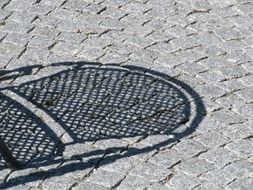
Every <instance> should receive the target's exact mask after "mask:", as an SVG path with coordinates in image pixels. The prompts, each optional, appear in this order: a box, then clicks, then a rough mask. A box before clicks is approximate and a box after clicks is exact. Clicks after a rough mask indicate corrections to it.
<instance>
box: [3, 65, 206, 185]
mask: <svg viewBox="0 0 253 190" xmlns="http://www.w3.org/2000/svg"><path fill="white" fill-rule="evenodd" d="M58 65H75V67H72V68H71V69H67V70H64V71H61V72H59V73H56V74H53V75H51V76H47V77H44V78H41V79H38V80H35V81H31V82H28V83H24V84H21V85H18V86H14V87H10V88H9V89H8V90H11V91H13V92H15V93H16V94H18V95H20V96H22V97H23V98H25V99H27V100H28V101H29V102H31V103H33V104H34V105H36V106H37V107H38V108H39V109H42V110H43V111H44V112H46V113H47V114H48V115H50V116H51V117H52V118H54V120H55V121H57V122H58V123H59V124H60V126H61V127H62V128H63V129H64V130H65V131H66V132H67V133H68V134H69V135H70V136H71V137H72V139H73V141H72V142H70V143H69V144H73V143H81V142H88V141H98V140H102V139H109V138H117V139H119V138H125V137H140V138H146V137H147V136H149V135H156V134H161V133H162V134H168V135H173V138H168V140H165V141H163V142H159V143H157V144H156V145H154V146H152V147H145V148H141V149H137V148H131V147H129V148H128V149H127V152H126V153H125V154H116V155H113V156H111V157H110V159H109V160H108V159H107V160H108V161H107V163H110V162H113V161H115V160H117V159H120V158H123V157H129V156H132V155H136V154H142V153H145V152H149V151H152V150H154V149H157V148H161V147H163V146H165V145H167V144H169V143H171V142H173V141H176V140H178V139H180V138H183V137H186V136H187V135H190V134H191V133H192V132H194V130H195V129H196V128H197V126H198V124H199V123H200V122H201V120H202V119H203V117H204V114H205V106H204V104H203V102H202V101H201V98H200V96H199V95H198V94H197V93H196V92H194V90H193V89H191V88H190V87H189V86H188V85H187V84H185V83H183V82H181V81H178V80H176V79H175V78H171V77H169V76H167V75H165V74H162V73H159V72H156V71H151V70H147V69H145V68H140V67H135V66H125V67H122V66H118V65H102V64H99V63H85V62H80V63H71V62H68V63H57V64H53V65H51V66H53V67H57V66H58ZM5 99H6V100H5ZM0 100H1V99H0ZM4 101H5V102H8V101H9V102H11V104H10V103H9V104H8V105H12V104H13V105H12V107H10V106H9V107H10V108H9V109H10V110H14V112H15V111H16V112H21V116H15V115H17V114H16V113H15V114H14V116H13V117H11V118H10V119H7V120H8V122H6V121H7V120H6V119H5V118H6V117H8V116H4V117H3V119H1V118H0V122H1V121H2V123H4V126H5V127H4V128H6V130H8V129H13V130H12V133H13V135H11V136H10V137H8V138H9V139H10V142H11V141H15V140H11V139H12V138H13V137H15V135H16V134H19V133H18V132H19V131H20V130H19V129H18V126H17V124H20V129H21V128H22V127H23V129H22V130H21V131H24V133H25V134H28V135H27V136H23V139H25V140H24V142H21V144H22V143H23V144H22V145H20V146H19V147H18V148H17V147H16V145H15V142H13V143H12V144H13V147H14V148H13V149H14V150H16V155H17V156H18V155H19V154H21V153H22V155H23V157H22V158H23V159H26V160H28V161H29V160H30V164H28V166H27V167H29V166H36V167H39V166H43V165H50V164H53V163H59V162H61V161H62V160H61V159H50V160H49V159H48V155H51V157H54V153H55V152H58V153H59V151H56V149H57V146H64V145H62V143H61V142H60V140H59V139H57V137H56V136H55V134H54V133H53V132H52V131H50V128H49V127H48V126H46V125H45V124H43V122H42V121H41V120H40V119H38V118H37V117H36V116H34V115H33V113H30V112H29V111H28V110H26V109H25V108H22V107H21V106H20V105H19V104H18V102H15V101H13V100H10V99H8V98H7V97H4V98H3V100H2V102H4ZM2 102H0V104H3V105H4V103H2ZM13 102H14V103H13ZM0 106H1V105H0ZM2 107H3V108H2ZM2 107H0V109H5V108H4V106H2ZM7 107H8V106H7ZM193 109H194V110H193ZM28 115H29V116H28ZM0 116H1V115H0ZM36 126H40V127H39V128H36ZM4 128H3V129H4ZM16 129H17V130H16ZM35 130H37V131H35ZM30 131H31V132H32V133H34V134H36V135H37V136H36V135H35V136H32V135H30V136H29V134H30V133H31V132H30ZM2 133H4V134H9V132H8V131H6V132H5V131H2ZM10 134H11V133H10ZM14 139H15V138H14ZM30 139H31V140H30ZM32 141H36V142H37V144H36V148H37V149H39V147H41V148H40V150H41V151H40V153H39V154H38V153H37V154H32V153H29V151H28V149H29V150H32V149H31V147H29V146H30V144H28V145H27V143H28V142H30V143H31V142H32ZM19 143H20V142H19ZM32 144H34V143H32ZM111 148H112V149H114V151H117V150H121V149H124V148H125V147H121V148H120V147H119V148H114V147H111ZM62 151H63V149H62ZM102 153H103V150H101V151H93V152H90V153H85V154H82V153H81V154H80V155H76V156H73V157H72V158H73V159H75V158H77V157H78V158H80V157H89V156H91V155H99V154H102ZM34 158H36V159H37V160H36V159H34ZM45 159H48V161H47V162H45ZM91 160H92V158H91ZM39 161H40V162H41V163H39ZM104 164H106V163H104ZM87 167H91V166H90V165H89V164H87V163H75V164H74V163H73V164H72V165H68V166H62V167H59V168H57V172H55V175H63V174H65V173H68V172H71V171H75V170H81V169H84V168H87ZM38 176H39V175H38ZM22 177H23V178H22V181H23V183H25V182H29V181H31V180H32V179H31V178H25V180H24V176H22ZM17 181H18V180H12V181H10V182H9V183H8V184H5V185H7V186H9V187H10V186H15V185H17V184H18V182H17ZM20 183H21V182H20Z"/></svg>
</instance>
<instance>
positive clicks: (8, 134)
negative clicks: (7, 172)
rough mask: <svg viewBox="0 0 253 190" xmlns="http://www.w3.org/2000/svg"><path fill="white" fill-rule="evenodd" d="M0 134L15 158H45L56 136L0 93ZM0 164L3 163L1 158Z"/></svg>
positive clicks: (37, 159) (52, 147) (48, 154)
mask: <svg viewBox="0 0 253 190" xmlns="http://www.w3.org/2000/svg"><path fill="white" fill-rule="evenodd" d="M0 126H1V127H0V135H1V138H2V139H3V140H4V141H5V143H6V144H7V146H8V147H9V148H10V150H11V151H12V153H13V155H14V156H15V157H16V158H17V160H19V161H22V162H28V161H30V160H31V159H33V161H34V162H36V161H39V160H41V159H46V158H47V157H48V156H50V155H51V153H52V152H53V151H54V150H55V148H56V144H57V141H58V140H57V138H55V136H53V133H52V131H51V130H50V129H49V128H48V127H47V126H46V125H45V124H44V123H43V122H42V121H41V120H40V119H39V118H37V117H36V116H35V115H34V114H33V113H31V112H30V111H29V110H27V109H26V108H24V107H23V106H22V105H21V104H19V103H18V102H16V101H14V100H12V99H10V98H8V97H6V96H5V95H3V94H2V93H0ZM0 165H1V166H3V165H4V161H3V160H2V159H1V161H0Z"/></svg>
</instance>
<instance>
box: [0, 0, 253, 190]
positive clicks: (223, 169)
mask: <svg viewBox="0 0 253 190" xmlns="http://www.w3.org/2000/svg"><path fill="white" fill-rule="evenodd" d="M0 8H1V9H0V60H1V61H0V68H1V69H7V70H13V69H16V68H19V67H24V66H32V65H39V67H37V68H34V69H33V70H32V74H31V75H26V76H23V77H16V78H14V79H10V80H7V81H5V83H1V86H6V85H10V86H11V85H15V84H21V83H24V82H27V81H31V80H35V79H38V78H41V77H43V76H47V75H50V74H53V73H55V72H58V71H60V70H61V69H64V66H59V68H57V69H56V68H55V67H53V68H52V67H51V66H50V64H52V63H57V62H64V61H90V62H101V63H103V64H106V63H115V64H119V65H136V66H141V67H146V68H149V69H153V70H157V71H160V72H163V73H166V74H168V75H170V76H172V77H175V78H176V79H178V80H181V81H184V82H185V83H187V84H189V85H190V86H191V87H192V88H193V89H194V90H195V91H196V92H198V94H200V95H201V97H202V101H203V102H204V104H205V106H206V115H205V118H204V120H203V121H202V122H201V123H200V125H199V126H198V128H197V129H196V131H195V132H194V133H192V134H191V135H190V136H187V137H185V138H182V139H179V140H178V141H177V142H175V143H172V144H171V145H170V146H166V147H164V148H162V149H157V150H154V151H152V152H149V153H147V154H142V155H135V156H131V157H125V158H123V159H117V160H115V161H114V162H110V154H109V153H107V152H103V153H101V155H100V157H99V158H97V162H96V163H95V164H93V165H92V166H91V167H89V168H83V169H77V170H74V171H73V172H70V173H65V174H64V175H53V176H52V177H51V175H52V174H51V173H47V171H48V170H50V169H52V168H58V167H60V166H67V165H69V164H71V162H77V161H66V162H62V163H57V164H54V165H51V166H45V167H40V168H28V169H24V170H20V171H12V170H10V169H6V168H5V169H1V171H0V181H1V182H2V183H7V182H8V181H11V180H12V179H15V178H17V177H18V176H29V174H31V175H30V176H29V177H30V178H34V180H31V181H30V182H29V183H25V184H22V179H23V178H22V177H21V178H19V180H21V182H20V183H19V185H17V186H13V187H10V189H29V190H32V189H73V190H74V189H75V190H77V189H99V190H100V189H101V190H106V189H119V190H121V189H146V190H152V189H155V190H158V189H161V190H163V189H168V190H172V189H173V190H175V189H180V190H181V189H182V190H183V189H195V190H200V189H203V190H204V189H213V190H219V189H227V190H228V189H235V190H238V189H243V190H246V189H252V187H253V148H252V147H253V119H252V115H253V75H252V73H253V1H252V0H224V1H220V0H54V1H50V0H31V1H26V0H1V1H0ZM1 86H0V87H1ZM161 138H163V136H162V135H161V136H157V137H155V136H152V137H151V136H150V137H147V138H146V139H143V140H142V141H132V143H129V141H126V140H124V139H117V140H115V139H108V140H98V141H95V142H94V143H81V144H80V143H78V144H75V145H72V146H69V147H66V150H65V152H64V154H63V158H64V159H66V160H68V158H69V157H71V155H74V154H75V153H76V152H78V153H80V152H83V153H84V152H89V151H93V150H101V149H105V148H106V147H117V146H118V147H121V146H126V145H129V144H131V146H133V147H141V146H144V145H152V143H155V142H157V141H160V140H161ZM108 160H109V163H108V164H103V162H105V163H106V162H108ZM79 162H85V160H81V161H79ZM36 171H45V173H46V175H45V177H43V178H39V179H38V180H36V176H32V173H34V172H36Z"/></svg>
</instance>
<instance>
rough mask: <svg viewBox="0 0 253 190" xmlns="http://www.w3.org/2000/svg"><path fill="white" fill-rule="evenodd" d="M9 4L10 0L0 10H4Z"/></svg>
mask: <svg viewBox="0 0 253 190" xmlns="http://www.w3.org/2000/svg"><path fill="white" fill-rule="evenodd" d="M10 2H11V0H9V1H7V2H6V3H5V4H3V6H2V7H1V9H4V8H5V7H6V6H7V5H8V4H9V3H10Z"/></svg>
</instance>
